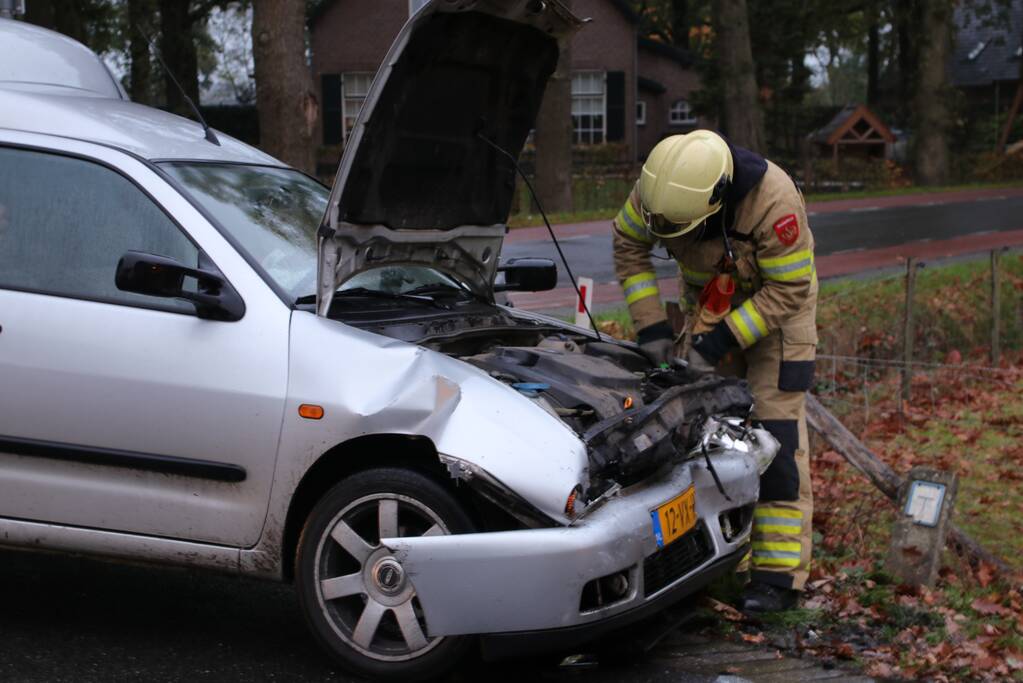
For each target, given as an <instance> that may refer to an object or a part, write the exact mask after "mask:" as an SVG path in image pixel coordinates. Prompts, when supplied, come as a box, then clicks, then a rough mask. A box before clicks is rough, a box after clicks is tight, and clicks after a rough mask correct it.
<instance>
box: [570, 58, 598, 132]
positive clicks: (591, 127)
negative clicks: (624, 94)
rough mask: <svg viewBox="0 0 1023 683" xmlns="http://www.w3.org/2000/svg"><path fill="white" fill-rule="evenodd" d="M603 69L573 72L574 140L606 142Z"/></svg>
mask: <svg viewBox="0 0 1023 683" xmlns="http://www.w3.org/2000/svg"><path fill="white" fill-rule="evenodd" d="M604 93H605V91H604V72H603V71H580V72H578V73H574V74H572V141H573V142H574V143H575V144H577V145H578V144H582V145H590V144H600V143H602V142H604V136H605V134H606V125H607V99H606V97H605V94H604Z"/></svg>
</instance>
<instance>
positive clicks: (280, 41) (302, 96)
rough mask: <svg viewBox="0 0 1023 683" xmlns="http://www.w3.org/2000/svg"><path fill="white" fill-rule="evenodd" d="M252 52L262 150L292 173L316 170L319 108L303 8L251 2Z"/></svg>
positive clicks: (273, 0)
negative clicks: (278, 160) (315, 150)
mask: <svg viewBox="0 0 1023 683" xmlns="http://www.w3.org/2000/svg"><path fill="white" fill-rule="evenodd" d="M252 51H253V57H254V58H255V65H256V109H257V110H258V112H259V130H260V136H259V137H260V146H261V147H262V148H263V150H264V151H265V152H267V153H268V154H270V155H272V156H275V157H277V158H278V159H280V160H281V161H284V162H285V163H287V164H290V165H291V166H294V167H295V168H298V169H301V170H303V171H307V172H310V173H311V172H313V171H315V168H314V161H313V155H314V148H313V143H312V139H313V129H314V127H315V125H316V112H317V106H316V98H315V96H314V95H313V89H312V82H311V77H310V74H309V67H308V65H307V64H306V58H305V54H306V46H305V3H301V2H294V0H253V3H252Z"/></svg>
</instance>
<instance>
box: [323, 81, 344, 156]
mask: <svg viewBox="0 0 1023 683" xmlns="http://www.w3.org/2000/svg"><path fill="white" fill-rule="evenodd" d="M320 89H321V94H322V96H323V105H322V106H323V112H322V114H323V144H325V145H338V144H341V140H342V133H341V123H342V122H341V75H340V74H323V75H321V76H320Z"/></svg>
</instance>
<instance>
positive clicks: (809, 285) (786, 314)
mask: <svg viewBox="0 0 1023 683" xmlns="http://www.w3.org/2000/svg"><path fill="white" fill-rule="evenodd" d="M613 226H614V261H615V270H616V272H617V275H618V278H619V281H620V282H621V285H622V289H623V290H624V293H625V300H626V302H627V303H628V306H629V313H630V314H631V316H632V320H633V323H634V326H635V329H636V330H638V341H639V344H640V347H641V349H642V350H643V351H644V352H645V353H646V354H647V355H648V356H649V357H650V358H651V360H653V361H654V362H655V363H662V362H668V361H670V359H671V358H673V357H675V356H679V355H681V356H684V357H685V359H686V360H687V361H688V362H689V365H690V367H692V368H694V369H697V370H701V371H712V370H717V371H718V372H721V373H722V374H733V375H739V376H744V377H745V378H746V379H747V380H748V382H749V385H750V389H751V391H752V393H753V397H754V402H755V406H754V416H755V417H756V418H757V419H758V420H759V421H760V422H762V423H763V425H764V427H765V428H767V429H768V430H769V431H770V432H771V434H773V435H774V437H775V438H776V439H777V440H778V442H779V443H780V444H781V448H780V449H779V452H778V455H777V457H776V458H775V460H774V462H773V463H772V464H771V466H770V467H769V468H768V469H767V471H766V472H765V473H764V474H763V476H762V477H761V479H760V499H759V501H758V503H757V506H756V509H755V511H754V519H753V547H752V554H751V557H750V560H751V573H750V582H749V583H748V584H747V586H746V588H745V590H744V593H743V596H742V603H741V606H742V607H743V609H745V610H746V611H752V612H770V611H778V610H783V609H789V608H791V607H794V606H795V604H796V602H797V601H798V596H799V592H800V591H802V589H803V587H804V585H805V584H806V579H807V575H808V569H809V563H810V550H811V515H812V512H813V496H812V491H811V488H810V472H809V453H808V446H807V433H806V418H805V412H804V402H805V392H806V391H807V390H808V389H809V388H810V385H811V383H812V381H813V373H814V358H815V354H816V345H817V327H816V314H817V274H816V270H815V268H814V256H813V236H812V235H811V233H810V228H809V225H808V224H807V220H806V207H805V205H804V202H803V198H802V195H801V194H800V193H799V191H798V190H797V189H796V186H795V184H794V183H793V182H792V179H791V178H789V176H788V175H787V174H786V173H785V172H784V171H782V170H781V169H780V168H779V167H778V166H776V165H775V164H773V163H771V162H770V161H767V160H766V159H764V158H763V157H761V156H759V155H757V154H755V153H753V152H750V151H749V150H746V149H742V148H740V147H735V146H732V145H731V144H730V143H728V142H727V141H725V140H724V139H723V138H722V137H720V136H719V135H717V134H715V133H713V132H711V131H705V130H697V131H694V132H692V133H689V134H687V135H675V136H671V137H668V138H666V139H664V140H662V141H661V142H660V143H658V145H657V146H656V147H655V148H654V149H653V151H652V152H651V153H650V156H649V158H648V159H647V161H646V163H645V164H644V165H643V170H642V173H641V175H640V178H639V180H638V181H637V182H636V185H635V186H634V188H633V190H632V192H631V194H630V195H629V198H628V200H627V201H626V202H625V206H624V207H622V210H621V211H620V212H619V213H618V215H617V216H616V217H615V219H614V223H613ZM658 245H660V246H663V247H664V248H665V249H666V250H667V252H668V254H669V255H670V256H671V257H672V258H673V259H674V260H675V261H676V262H677V264H678V266H679V269H680V271H681V272H680V286H679V291H680V292H681V296H680V297H679V298H680V299H681V300H682V301H680V304H682V305H683V308H684V309H685V310H686V311H687V326H686V331H685V332H684V333H683V334H682V335H680V336H679V337H678V338H676V337H675V335H674V334H673V331H672V329H671V327H670V326H669V325H668V322H667V319H666V316H665V313H664V308H663V307H662V305H661V301H660V292H659V291H658V287H657V278H656V276H655V273H654V268H653V266H652V265H651V252H652V251H653V250H654V249H655V247H657V246H658Z"/></svg>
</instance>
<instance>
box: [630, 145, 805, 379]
mask: <svg viewBox="0 0 1023 683" xmlns="http://www.w3.org/2000/svg"><path fill="white" fill-rule="evenodd" d="M732 156H733V161H734V168H735V170H734V174H733V179H732V183H731V186H730V189H729V191H728V192H727V193H726V195H725V205H724V208H722V210H720V211H718V212H717V213H716V214H715V215H714V216H712V217H711V218H709V219H708V220H707V221H705V223H704V224H703V225H702V226H700V227H698V228H696V229H695V230H693V231H692V232H689V233H687V234H685V235H682V236H679V237H674V238H669V239H665V240H658V239H657V238H655V237H653V235H652V234H651V233H649V232H648V230H647V225H646V223H645V221H644V219H643V211H642V210H641V206H640V200H639V189H638V183H637V185H636V186H635V187H633V190H632V192H631V193H630V195H629V198H628V200H627V201H626V202H625V206H623V207H622V210H621V211H619V213H618V215H617V216H616V217H615V219H614V223H613V225H614V262H615V270H616V273H617V275H618V279H619V281H620V282H621V286H622V289H623V290H624V293H625V300H626V303H627V304H628V306H629V312H630V314H631V315H632V319H633V322H634V323H635V328H636V330H637V331H639V336H640V341H643V337H644V334H645V333H646V334H647V336H648V338H650V336H649V331H650V330H657V329H667V324H666V317H665V313H664V309H663V307H662V305H661V301H660V292H659V290H658V286H657V277H656V275H655V272H654V268H653V265H652V261H651V252H652V251H653V250H654V249H655V248H656V247H657V246H658V245H663V246H664V247H665V248H666V249H667V252H668V254H669V255H670V256H671V257H673V258H674V260H675V261H676V262H677V263H678V266H679V269H680V271H681V273H680V277H681V282H680V288H679V289H680V294H681V296H680V299H681V300H682V301H680V303H681V304H683V308H684V309H685V308H686V304H688V305H689V310H690V311H692V306H693V305H694V304H695V302H696V300H697V297H698V296H699V294H700V291H701V290H702V288H703V287H704V285H706V284H707V282H708V281H709V280H710V279H711V278H712V277H713V276H714V275H716V274H718V272H719V267H720V266H721V265H722V257H723V256H724V254H725V239H724V237H723V236H722V232H727V235H728V241H729V242H730V244H731V247H732V251H733V254H734V258H735V272H733V276H734V277H735V279H736V291H735V295H734V296H733V298H732V304H731V311H730V312H729V313H728V314H727V315H726V316H725V317H724V319H723V321H722V322H721V323H719V325H718V326H717V328H716V330H715V333H714V334H713V335H712V336H714V337H717V338H718V341H717V342H716V343H717V346H718V347H719V349H718V351H719V353H715V352H713V349H711V352H705V351H704V350H703V349H701V353H704V355H708V356H709V360H712V361H716V360H717V359H718V358H715V357H714V356H718V357H720V355H722V354H723V353H724V352H725V351H727V348H721V347H722V343H721V340H722V339H725V340H726V341H725V342H724V346H733V347H734V346H735V345H738V346H739V347H741V348H743V349H746V348H749V347H751V346H752V345H754V344H756V343H757V342H758V341H759V340H760V339H763V338H764V337H766V336H768V335H769V334H771V333H772V332H774V331H775V330H782V333H783V334H784V335H785V336H786V337H787V338H790V339H791V340H792V341H797V340H798V341H801V342H803V343H807V344H816V342H817V338H816V325H815V319H816V306H817V274H816V270H815V268H814V255H813V235H812V234H811V232H810V228H809V225H808V224H807V219H806V206H805V204H804V201H803V197H802V195H801V194H800V192H799V191H798V190H797V189H796V186H795V184H794V183H793V182H792V179H791V178H789V176H788V175H787V174H786V173H785V172H784V171H783V170H781V169H780V168H779V167H778V166H776V165H775V164H773V163H771V162H770V161H767V160H765V159H763V158H762V157H760V156H758V155H756V154H754V153H752V152H749V151H748V150H744V149H741V148H738V147H732ZM725 329H727V332H726V331H725ZM729 333H730V334H729ZM733 338H734V339H733Z"/></svg>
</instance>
